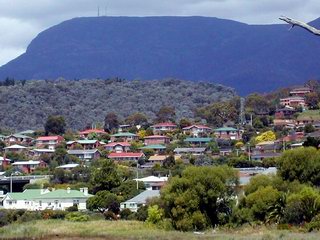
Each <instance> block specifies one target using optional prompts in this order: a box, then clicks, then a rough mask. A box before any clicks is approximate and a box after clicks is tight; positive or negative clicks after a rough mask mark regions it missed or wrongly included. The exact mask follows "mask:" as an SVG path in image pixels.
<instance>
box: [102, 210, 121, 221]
mask: <svg viewBox="0 0 320 240" xmlns="http://www.w3.org/2000/svg"><path fill="white" fill-rule="evenodd" d="M103 215H104V218H105V219H106V220H111V221H112V220H117V219H118V218H117V215H116V214H114V212H112V211H105V212H104V213H103Z"/></svg>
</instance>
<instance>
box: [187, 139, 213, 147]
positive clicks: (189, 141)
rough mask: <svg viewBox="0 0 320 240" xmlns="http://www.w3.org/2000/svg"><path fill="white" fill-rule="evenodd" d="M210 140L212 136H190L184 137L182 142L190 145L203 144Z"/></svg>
mask: <svg viewBox="0 0 320 240" xmlns="http://www.w3.org/2000/svg"><path fill="white" fill-rule="evenodd" d="M211 141H212V138H200V137H192V138H186V139H185V140H184V142H186V143H189V144H191V145H192V146H200V147H201V146H205V145H207V144H208V143H209V142H211Z"/></svg>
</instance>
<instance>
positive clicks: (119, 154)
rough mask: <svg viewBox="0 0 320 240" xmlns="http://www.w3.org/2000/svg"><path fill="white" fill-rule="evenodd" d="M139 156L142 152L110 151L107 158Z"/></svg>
mask: <svg viewBox="0 0 320 240" xmlns="http://www.w3.org/2000/svg"><path fill="white" fill-rule="evenodd" d="M129 157H130V158H131V157H136V158H141V157H143V153H133V152H123V153H110V154H109V155H108V158H129Z"/></svg>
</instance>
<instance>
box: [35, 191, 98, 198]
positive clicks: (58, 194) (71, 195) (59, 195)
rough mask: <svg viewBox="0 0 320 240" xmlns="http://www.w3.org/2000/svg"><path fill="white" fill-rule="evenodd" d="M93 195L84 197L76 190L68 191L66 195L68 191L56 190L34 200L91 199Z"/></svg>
mask: <svg viewBox="0 0 320 240" xmlns="http://www.w3.org/2000/svg"><path fill="white" fill-rule="evenodd" d="M92 196H93V195H91V194H88V195H87V196H85V195H84V194H83V192H80V191H78V190H70V192H69V193H68V190H66V189H58V190H55V191H52V192H49V193H46V194H43V195H41V196H38V197H36V198H55V199H61V198H88V197H92Z"/></svg>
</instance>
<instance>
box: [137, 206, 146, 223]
mask: <svg viewBox="0 0 320 240" xmlns="http://www.w3.org/2000/svg"><path fill="white" fill-rule="evenodd" d="M147 217H148V206H141V207H140V208H139V209H138V211H137V220H138V221H143V222H144V221H146V220H147Z"/></svg>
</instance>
